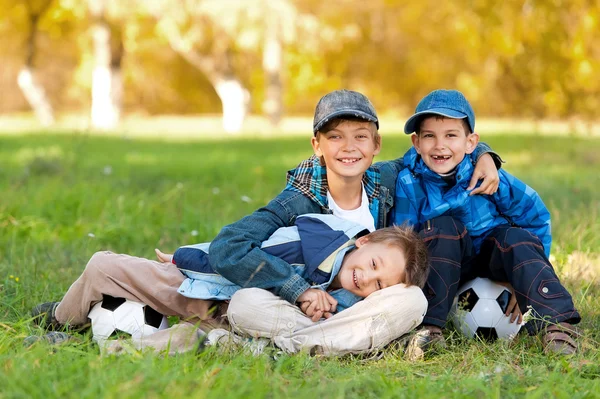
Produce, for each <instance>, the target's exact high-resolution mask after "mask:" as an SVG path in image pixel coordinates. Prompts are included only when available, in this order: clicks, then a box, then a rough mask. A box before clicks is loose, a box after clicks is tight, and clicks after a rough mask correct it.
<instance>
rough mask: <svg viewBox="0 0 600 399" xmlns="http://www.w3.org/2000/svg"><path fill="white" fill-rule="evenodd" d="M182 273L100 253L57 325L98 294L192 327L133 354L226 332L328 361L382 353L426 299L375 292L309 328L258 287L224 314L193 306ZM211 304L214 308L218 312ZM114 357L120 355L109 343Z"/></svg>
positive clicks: (179, 348) (81, 315)
mask: <svg viewBox="0 0 600 399" xmlns="http://www.w3.org/2000/svg"><path fill="white" fill-rule="evenodd" d="M183 280H184V276H183V274H181V272H180V271H179V270H178V269H177V267H176V266H175V265H173V264H170V263H160V262H156V261H152V260H148V259H143V258H137V257H133V256H129V255H119V254H115V253H112V252H97V253H96V254H94V256H92V258H91V259H90V261H89V262H88V264H87V266H86V267H85V270H84V271H83V274H82V275H81V276H80V277H79V279H77V281H75V282H74V283H73V285H71V287H70V288H69V290H68V291H67V293H66V294H65V296H64V297H63V299H62V300H61V302H60V305H59V306H58V307H57V308H56V318H57V320H58V321H59V322H61V323H67V322H69V323H70V324H72V325H81V324H84V323H86V322H87V315H88V313H89V311H90V308H91V307H92V306H93V305H94V304H95V303H97V302H99V301H101V300H102V294H108V295H111V296H114V297H120V298H127V299H131V300H135V301H139V302H142V303H145V304H147V305H149V306H151V307H152V308H154V309H156V310H157V311H158V312H160V313H162V314H164V315H167V316H180V317H182V318H185V319H187V320H190V321H191V322H192V323H196V324H195V325H192V324H188V323H185V325H181V324H180V325H175V326H173V327H171V328H169V329H167V330H163V331H160V332H158V333H156V334H152V335H151V336H149V337H145V338H144V340H143V342H142V341H140V342H134V343H133V344H134V346H135V347H136V348H137V349H143V348H146V347H152V348H154V349H155V350H157V351H165V350H168V352H169V353H177V352H185V351H188V350H193V349H195V348H197V345H198V342H199V340H201V339H202V334H200V333H198V332H197V329H198V327H200V328H201V329H202V330H204V331H208V330H210V329H212V328H215V327H226V326H227V319H226V318H224V317H223V316H224V314H225V312H227V318H228V319H229V322H230V323H231V325H232V326H233V327H234V330H236V331H237V332H240V333H242V334H247V335H250V336H252V337H265V338H269V339H271V340H272V341H273V342H274V343H275V344H276V345H277V346H278V347H280V348H281V349H283V350H284V351H286V352H290V353H294V352H298V351H300V350H309V351H312V352H314V353H323V354H326V355H342V354H345V353H360V352H368V351H370V350H374V349H379V348H382V347H383V346H385V345H387V344H388V343H390V342H391V341H392V340H394V339H396V338H399V337H400V336H402V335H404V334H406V333H407V332H409V331H410V330H412V329H413V328H415V327H416V326H418V325H419V324H420V323H421V320H422V319H423V316H424V314H425V312H426V310H427V300H426V299H425V296H424V295H423V293H422V291H421V290H420V289H419V288H417V287H405V286H404V285H397V286H393V287H389V288H385V289H383V290H381V291H377V292H375V293H373V294H371V295H370V296H369V297H367V298H365V299H364V300H363V301H361V302H359V303H357V304H355V305H354V306H352V307H351V308H349V309H346V310H344V311H343V312H340V313H337V314H335V315H334V316H333V317H331V318H329V319H327V320H321V321H318V322H313V321H312V320H311V319H310V318H308V317H307V316H306V315H305V314H304V313H302V311H301V310H300V309H299V308H298V307H297V306H295V305H292V304H290V303H289V302H287V301H286V300H284V299H281V298H280V297H278V296H276V295H274V294H272V293H271V292H269V291H266V290H262V289H258V288H247V289H243V290H240V291H238V292H237V293H235V294H234V296H233V298H232V300H231V302H230V304H229V309H228V310H227V306H226V304H224V303H219V302H214V301H205V300H201V299H191V298H187V297H184V296H183V295H181V294H179V292H177V289H178V288H179V286H180V285H181V283H182V282H183ZM215 305H216V306H215ZM114 346H115V347H114V348H112V350H113V351H118V350H120V349H122V348H121V345H120V344H119V343H114Z"/></svg>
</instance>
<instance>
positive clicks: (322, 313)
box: [298, 288, 337, 321]
mask: <svg viewBox="0 0 600 399" xmlns="http://www.w3.org/2000/svg"><path fill="white" fill-rule="evenodd" d="M298 302H300V309H301V310H302V312H303V313H304V314H305V315H307V316H308V317H310V318H311V320H312V321H319V320H320V319H321V318H322V317H325V318H326V319H328V318H330V317H331V316H332V315H333V312H335V309H336V307H337V301H336V300H335V298H333V297H332V296H331V295H329V294H328V293H327V292H325V291H323V290H319V289H316V288H309V289H307V290H306V291H304V292H303V293H302V294H301V295H300V296H299V297H298Z"/></svg>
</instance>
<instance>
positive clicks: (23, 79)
mask: <svg viewBox="0 0 600 399" xmlns="http://www.w3.org/2000/svg"><path fill="white" fill-rule="evenodd" d="M17 82H18V84H19V87H20V88H21V91H22V92H23V95H24V96H25V99H26V100H27V102H28V103H29V105H30V106H31V108H32V109H33V112H34V113H35V116H36V117H37V118H38V120H39V121H40V123H41V124H42V125H44V126H49V125H52V124H53V123H54V112H53V111H52V106H51V105H50V102H49V101H48V98H47V97H46V92H45V91H44V88H43V87H42V85H41V84H40V83H39V82H38V81H37V79H36V77H35V72H34V69H33V68H30V67H28V66H25V67H23V68H22V69H21V70H20V71H19V76H18V78H17Z"/></svg>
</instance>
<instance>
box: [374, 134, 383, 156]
mask: <svg viewBox="0 0 600 399" xmlns="http://www.w3.org/2000/svg"><path fill="white" fill-rule="evenodd" d="M380 151H381V135H379V136H378V137H377V139H376V140H375V151H373V156H375V155H378V154H379V152H380Z"/></svg>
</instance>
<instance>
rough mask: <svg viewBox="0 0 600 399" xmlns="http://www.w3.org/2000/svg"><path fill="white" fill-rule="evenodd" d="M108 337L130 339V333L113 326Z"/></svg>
mask: <svg viewBox="0 0 600 399" xmlns="http://www.w3.org/2000/svg"><path fill="white" fill-rule="evenodd" d="M108 339H131V334H129V333H128V332H126V331H123V330H119V329H118V328H115V329H114V331H113V332H112V333H111V334H110V335H109V336H108Z"/></svg>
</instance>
